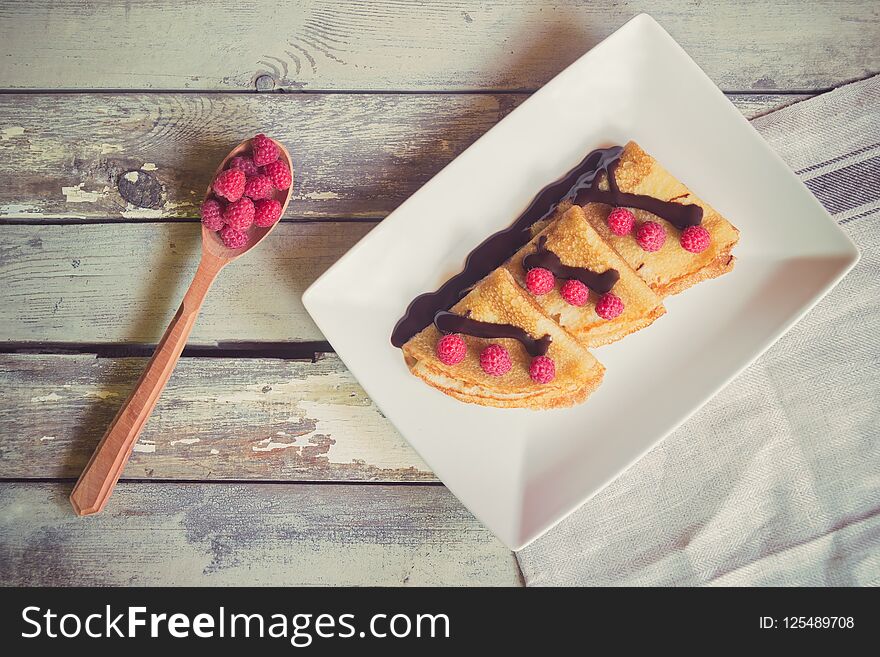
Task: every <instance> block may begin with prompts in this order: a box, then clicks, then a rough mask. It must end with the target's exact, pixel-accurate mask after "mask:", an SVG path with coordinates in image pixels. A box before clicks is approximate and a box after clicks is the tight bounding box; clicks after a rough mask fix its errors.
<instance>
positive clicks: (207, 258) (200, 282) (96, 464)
mask: <svg viewBox="0 0 880 657" xmlns="http://www.w3.org/2000/svg"><path fill="white" fill-rule="evenodd" d="M224 264H226V262H225V261H224V260H222V259H220V258H217V257H216V256H213V255H211V254H210V253H207V252H205V253H203V254H202V260H201V262H200V263H199V268H198V270H197V271H196V275H195V277H194V278H193V282H192V283H191V284H190V286H189V289H188V290H187V292H186V295H184V297H183V303H181V304H180V308H178V310H177V314H176V315H174V319H172V320H171V323H170V324H169V325H168V328H167V330H166V331H165V335H163V336H162V339H161V340H160V341H159V344H158V346H157V347H156V352H155V353H154V354H153V357H152V358H151V359H150V362H149V363H148V364H147V369H146V370H145V371H144V373H143V375H141V378H140V379H139V380H138V382H137V385H135V388H134V390H133V391H132V393H131V395H129V397H128V399H127V400H126V401H125V403H124V404H123V405H122V408H120V409H119V412H118V413H117V414H116V417H115V418H114V419H113V422H111V423H110V427H109V428H108V429H107V433H105V434H104V437H103V438H102V439H101V442H100V443H98V446H97V447H96V448H95V453H94V454H92V458H91V459H90V460H89V462H88V464H86V467H85V470H83V473H82V475H80V478H79V481H77V482H76V486H74V488H73V492H72V493H71V494H70V503H71V504H72V505H73V509H74V510H75V511H76V513H77V514H79V515H81V516H86V515H90V514H93V513H98V512H100V511H101V510H102V509H103V508H104V506H105V505H106V504H107V500H108V499H110V495H111V494H112V493H113V489H114V488H115V487H116V482H117V481H118V480H119V476H120V475H121V474H122V471H123V469H124V468H125V464H126V463H127V462H128V459H129V457H130V456H131V452H132V450H133V449H134V445H135V443H136V442H137V439H138V436H139V435H140V433H141V430H142V429H143V428H144V425H145V424H146V423H147V420H148V419H149V417H150V414H151V413H152V412H153V408H154V407H155V406H156V402H157V401H158V400H159V395H160V394H162V390H163V389H164V388H165V384H166V383H168V379H169V378H170V377H171V373H172V372H173V371H174V367H175V365H177V360H178V359H179V358H180V354H181V352H182V351H183V348H184V346H186V340H187V338H188V337H189V334H190V331H192V327H193V325H194V324H195V322H196V317H197V316H198V314H199V309H200V308H201V307H202V303H203V302H204V300H205V296H206V295H207V294H208V289H209V288H210V287H211V284H212V283H213V282H214V279H215V278H216V277H217V274H218V273H219V272H220V270H221V269H222V268H223V265H224Z"/></svg>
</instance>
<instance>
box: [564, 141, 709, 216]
mask: <svg viewBox="0 0 880 657" xmlns="http://www.w3.org/2000/svg"><path fill="white" fill-rule="evenodd" d="M618 164H620V160H619V159H618V160H615V161H614V162H612V163H611V164H610V165H609V166H608V189H607V190H604V189H599V185H598V180H596V181H594V182H593V184H591V185H590V186H589V187H586V188H584V189H581V190H580V191H578V193H577V194H576V195H575V197H574V203H575V205H586V204H587V203H604V204H605V205H611V206H614V207H616V208H638V209H639V210H646V211H647V212H650V213H651V214H656V215H657V216H658V217H662V218H663V219H666V221H668V222H669V223H671V224H672V225H673V226H675V227H676V228H678V229H679V230H684V229H685V228H687V227H688V226H699V225H700V222H701V221H703V208H701V207H700V206H699V205H690V204H688V205H685V204H683V203H674V202H672V201H661V200H660V199H659V198H654V197H653V196H644V195H643V194H629V193H628V192H621V191H620V189H618V187H617V179H616V178H615V177H614V170H615V169H616V168H617V165H618Z"/></svg>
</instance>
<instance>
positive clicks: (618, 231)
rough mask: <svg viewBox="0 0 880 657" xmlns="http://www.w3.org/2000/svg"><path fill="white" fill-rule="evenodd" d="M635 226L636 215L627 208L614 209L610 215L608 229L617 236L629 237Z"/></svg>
mask: <svg viewBox="0 0 880 657" xmlns="http://www.w3.org/2000/svg"><path fill="white" fill-rule="evenodd" d="M635 225H636V217H635V215H634V214H633V213H632V212H630V211H629V210H627V209H626V208H614V209H613V210H612V211H611V214H609V215H608V228H610V229H611V232H612V233H614V234H615V235H621V236H623V235H629V234H630V233H631V232H632V229H633V226H635Z"/></svg>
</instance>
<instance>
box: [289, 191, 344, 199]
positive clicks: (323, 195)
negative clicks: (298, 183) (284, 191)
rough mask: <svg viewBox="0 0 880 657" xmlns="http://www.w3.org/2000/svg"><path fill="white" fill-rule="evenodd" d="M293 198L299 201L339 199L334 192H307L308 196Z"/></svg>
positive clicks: (302, 195) (301, 195)
mask: <svg viewBox="0 0 880 657" xmlns="http://www.w3.org/2000/svg"><path fill="white" fill-rule="evenodd" d="M294 198H295V199H299V200H304V199H311V200H312V201H332V200H333V199H337V198H339V194H337V193H336V192H309V193H308V194H300V195H299V196H294Z"/></svg>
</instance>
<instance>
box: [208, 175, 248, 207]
mask: <svg viewBox="0 0 880 657" xmlns="http://www.w3.org/2000/svg"><path fill="white" fill-rule="evenodd" d="M244 181H245V175H244V171H239V170H238V169H226V171H221V172H220V173H219V174H218V175H217V177H216V178H214V185H213V187H214V193H215V194H217V195H218V196H222V197H223V198H225V199H228V200H230V201H232V202H233V203H234V202H235V201H237V200H238V199H240V198H241V195H242V194H244Z"/></svg>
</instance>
